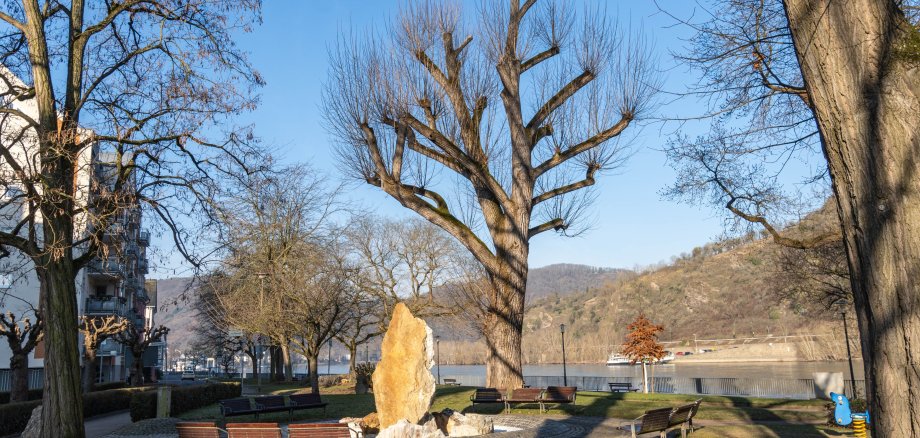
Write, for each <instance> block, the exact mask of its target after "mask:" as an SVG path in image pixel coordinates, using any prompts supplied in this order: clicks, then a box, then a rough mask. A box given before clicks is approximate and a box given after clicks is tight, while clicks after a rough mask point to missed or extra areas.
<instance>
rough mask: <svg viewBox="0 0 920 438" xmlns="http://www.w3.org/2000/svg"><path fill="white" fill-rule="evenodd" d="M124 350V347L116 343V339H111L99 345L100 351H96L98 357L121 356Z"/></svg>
mask: <svg viewBox="0 0 920 438" xmlns="http://www.w3.org/2000/svg"><path fill="white" fill-rule="evenodd" d="M123 350H124V346H122V345H121V344H120V343H118V342H116V341H115V340H114V339H112V338H109V339H106V340H104V341H102V343H101V344H99V349H98V350H97V351H96V356H99V357H101V356H120V355H121V354H122V351H123Z"/></svg>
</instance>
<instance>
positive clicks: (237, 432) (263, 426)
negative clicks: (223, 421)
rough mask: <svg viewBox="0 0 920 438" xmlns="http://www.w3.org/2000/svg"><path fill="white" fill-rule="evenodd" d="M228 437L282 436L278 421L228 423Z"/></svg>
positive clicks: (273, 437) (277, 437) (260, 437)
mask: <svg viewBox="0 0 920 438" xmlns="http://www.w3.org/2000/svg"><path fill="white" fill-rule="evenodd" d="M227 438H281V428H280V427H278V423H227Z"/></svg>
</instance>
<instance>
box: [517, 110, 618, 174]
mask: <svg viewBox="0 0 920 438" xmlns="http://www.w3.org/2000/svg"><path fill="white" fill-rule="evenodd" d="M631 121H632V115H631V114H624V115H623V117H622V118H621V119H620V121H619V122H617V123H616V124H614V125H613V126H611V127H610V128H607V129H605V130H603V131H601V132H598V133H597V134H595V135H594V136H592V137H591V138H589V139H587V140H585V141H583V142H581V143H578V144H576V145H574V146H571V147H569V148H568V149H566V150H564V151H562V152H557V153H555V154H554V155H553V156H552V157H551V158H550V159H548V160H546V161H544V162H543V163H540V165H539V166H537V167H536V168H535V169H534V176H535V177H539V176H540V175H543V174H544V173H546V172H547V171H549V170H551V169H553V168H554V167H556V166H558V165H560V164H562V163H564V162H566V161H568V160H569V159H571V158H572V157H575V156H576V155H578V154H580V153H582V152H585V151H588V150H591V149H592V148H595V147H597V146H599V145H600V144H601V143H603V142H605V141H607V140H610V139H611V138H613V137H616V136H617V135H620V133H621V132H623V130H624V129H626V127H627V126H629V123H630V122H631Z"/></svg>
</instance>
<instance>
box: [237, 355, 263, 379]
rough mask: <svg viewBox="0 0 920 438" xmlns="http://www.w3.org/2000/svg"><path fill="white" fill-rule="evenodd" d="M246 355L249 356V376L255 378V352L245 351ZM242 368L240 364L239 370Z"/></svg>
mask: <svg viewBox="0 0 920 438" xmlns="http://www.w3.org/2000/svg"><path fill="white" fill-rule="evenodd" d="M246 356H249V362H250V364H251V365H252V376H251V377H252V378H255V377H256V373H257V372H259V370H258V367H257V365H256V355H255V354H249V353H246ZM242 369H243V367H242V365H241V366H240V372H242Z"/></svg>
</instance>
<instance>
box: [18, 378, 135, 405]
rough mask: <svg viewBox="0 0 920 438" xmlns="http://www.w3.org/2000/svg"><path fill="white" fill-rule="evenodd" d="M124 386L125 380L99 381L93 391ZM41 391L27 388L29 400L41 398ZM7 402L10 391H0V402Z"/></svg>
mask: <svg viewBox="0 0 920 438" xmlns="http://www.w3.org/2000/svg"><path fill="white" fill-rule="evenodd" d="M126 386H128V385H126V384H125V382H106V383H99V384H96V386H94V387H93V392H99V391H108V390H110V389H121V388H124V387H126ZM42 392H43V390H42V389H41V388H39V389H30V390H29V396H28V399H29V400H41V399H42ZM9 402H10V393H9V392H0V404H4V403H9Z"/></svg>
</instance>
